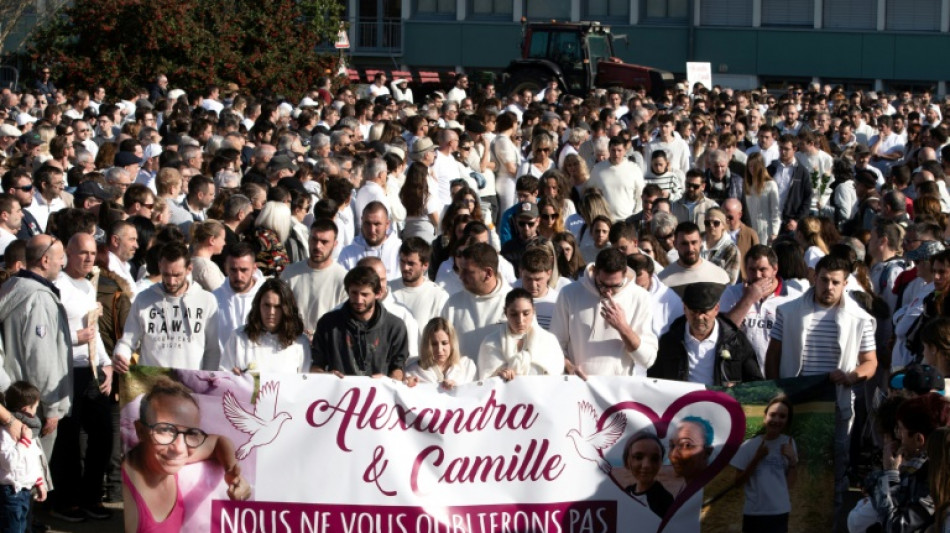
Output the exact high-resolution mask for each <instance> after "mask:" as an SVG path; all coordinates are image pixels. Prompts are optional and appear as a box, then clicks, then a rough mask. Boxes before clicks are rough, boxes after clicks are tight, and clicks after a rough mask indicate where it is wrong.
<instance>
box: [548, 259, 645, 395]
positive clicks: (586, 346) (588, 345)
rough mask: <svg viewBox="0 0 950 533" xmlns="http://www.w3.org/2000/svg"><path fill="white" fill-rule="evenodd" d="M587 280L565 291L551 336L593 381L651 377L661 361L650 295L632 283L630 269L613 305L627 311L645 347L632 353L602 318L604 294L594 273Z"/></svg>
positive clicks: (574, 284) (632, 327)
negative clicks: (655, 362)
mask: <svg viewBox="0 0 950 533" xmlns="http://www.w3.org/2000/svg"><path fill="white" fill-rule="evenodd" d="M586 274H587V275H585V276H584V277H583V278H581V279H579V280H578V281H576V282H574V283H571V284H570V285H568V286H567V287H564V288H563V289H562V290H561V294H560V295H559V296H558V299H557V304H556V305H555V307H554V318H553V319H552V320H551V333H553V334H554V336H556V337H557V339H558V342H560V344H561V347H562V348H563V350H564V355H566V356H567V357H568V358H570V359H571V361H573V362H574V364H575V365H577V366H578V367H579V368H580V369H581V370H583V371H584V372H585V373H586V374H587V375H588V376H630V375H636V376H646V371H647V369H648V368H650V366H652V365H653V362H654V361H655V360H656V351H657V344H658V341H657V338H656V335H654V333H653V321H652V316H653V313H652V312H651V309H650V305H651V299H650V294H649V293H648V292H647V291H645V290H644V289H643V288H641V287H640V286H639V285H637V284H636V283H635V282H634V280H633V271H632V270H630V269H627V275H626V285H625V286H624V288H623V289H621V290H620V291H619V292H618V293H617V294H614V295H613V300H614V301H615V302H616V303H617V304H618V305H619V306H620V308H621V309H623V312H624V315H625V317H626V319H627V323H628V324H629V325H630V328H631V329H632V330H633V331H634V332H635V333H636V334H637V335H639V336H640V346H638V347H637V349H636V350H633V351H627V349H626V346H625V345H624V342H623V338H622V337H621V336H620V332H619V331H617V330H616V329H615V328H614V327H612V326H611V325H610V324H608V323H607V321H606V320H605V319H604V317H603V316H602V315H601V312H600V309H601V299H602V298H601V296H600V291H598V290H597V287H596V286H595V285H594V267H593V266H589V267H587V272H586Z"/></svg>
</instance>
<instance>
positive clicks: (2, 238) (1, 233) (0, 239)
mask: <svg viewBox="0 0 950 533" xmlns="http://www.w3.org/2000/svg"><path fill="white" fill-rule="evenodd" d="M15 240H16V235H14V234H13V233H10V230H8V229H7V228H4V227H3V226H0V256H2V255H3V254H4V252H6V251H7V246H10V243H11V242H13V241H15ZM0 261H2V259H0Z"/></svg>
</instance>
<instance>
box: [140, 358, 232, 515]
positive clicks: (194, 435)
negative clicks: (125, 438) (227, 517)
mask: <svg viewBox="0 0 950 533" xmlns="http://www.w3.org/2000/svg"><path fill="white" fill-rule="evenodd" d="M200 426H201V412H200V410H199V408H198V402H197V401H196V400H195V398H194V397H193V396H192V395H191V392H190V391H189V390H188V389H187V388H185V386H184V385H182V384H181V383H177V382H175V381H172V380H171V379H170V378H167V377H161V378H159V379H158V380H157V381H156V382H155V384H154V385H153V386H152V389H151V390H150V391H149V392H148V394H146V395H145V397H144V398H142V403H141V405H140V407H139V419H138V420H136V421H135V433H136V436H137V437H138V440H139V442H138V444H136V445H135V447H133V448H132V449H131V450H129V453H128V454H127V455H126V457H125V460H124V461H123V462H122V493H123V497H124V500H125V501H126V502H129V505H127V506H126V509H125V531H126V532H152V533H165V532H168V533H171V532H174V533H177V532H178V531H180V530H181V527H182V525H183V523H184V520H185V502H184V499H183V498H182V493H181V487H179V485H178V473H179V472H180V471H181V469H182V468H184V467H185V465H188V464H193V463H198V462H200V461H204V460H207V459H213V460H215V461H217V462H218V463H220V464H221V466H222V468H224V480H225V482H226V483H227V485H228V497H229V498H231V499H232V500H247V499H248V498H250V496H251V486H250V485H249V484H248V482H247V481H246V480H245V479H244V478H243V477H241V467H240V466H239V465H238V462H237V458H236V457H235V455H234V445H233V444H232V443H231V441H230V440H228V439H227V438H225V437H222V436H217V435H208V434H207V433H205V432H204V431H203V430H202V429H201V427H200Z"/></svg>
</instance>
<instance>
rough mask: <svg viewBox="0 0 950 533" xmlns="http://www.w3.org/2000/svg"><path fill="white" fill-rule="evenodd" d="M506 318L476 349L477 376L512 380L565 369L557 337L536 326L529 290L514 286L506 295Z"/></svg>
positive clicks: (550, 373)
mask: <svg viewBox="0 0 950 533" xmlns="http://www.w3.org/2000/svg"><path fill="white" fill-rule="evenodd" d="M505 319H506V323H505V324H499V325H497V326H495V327H494V330H493V331H492V330H489V333H488V335H487V336H486V337H485V340H484V341H482V345H481V347H480V348H479V350H478V377H479V379H486V378H491V377H495V376H499V377H501V379H503V380H505V381H511V380H512V379H514V378H515V376H544V375H560V374H562V373H563V372H564V352H563V351H561V346H560V344H558V342H557V337H555V336H554V335H552V334H551V333H548V332H547V331H545V330H544V328H542V327H541V326H540V325H538V322H537V320H536V318H535V309H534V299H533V298H532V297H531V293H530V292H528V291H527V290H525V289H522V288H517V289H512V290H511V292H509V293H508V295H507V296H505Z"/></svg>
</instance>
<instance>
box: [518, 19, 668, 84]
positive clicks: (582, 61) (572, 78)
mask: <svg viewBox="0 0 950 533" xmlns="http://www.w3.org/2000/svg"><path fill="white" fill-rule="evenodd" d="M522 34H523V36H524V38H523V41H522V46H521V59H516V60H514V61H512V62H511V64H509V65H508V68H507V69H505V72H504V73H503V74H502V82H503V87H504V89H505V90H506V91H507V94H511V93H512V92H516V91H519V90H522V89H532V90H533V91H535V92H536V91H538V90H540V89H541V88H543V87H545V86H546V85H547V84H548V82H550V81H551V80H556V81H557V82H558V86H559V87H560V88H561V89H562V90H564V91H566V92H567V93H569V94H573V95H576V96H581V97H585V96H587V94H588V93H589V92H590V90H591V89H592V88H594V87H603V88H610V87H622V88H627V89H632V88H634V87H638V86H639V87H644V88H645V89H646V91H647V93H648V94H650V95H651V96H652V97H653V98H655V99H656V98H659V97H661V96H662V95H663V92H664V90H665V89H666V87H667V85H668V84H670V83H672V82H673V75H672V74H671V73H669V72H666V71H662V70H657V69H653V68H649V67H643V66H640V65H631V64H628V63H624V62H623V61H621V60H620V59H618V58H617V57H615V56H614V44H613V41H614V37H613V36H612V35H611V33H610V28H608V27H606V26H601V25H600V23H599V22H548V23H530V24H524V23H522ZM620 38H623V39H626V36H623V37H618V39H620Z"/></svg>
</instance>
